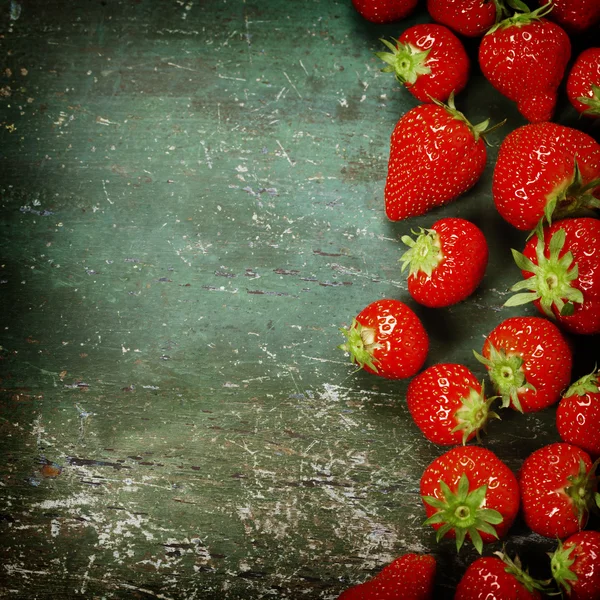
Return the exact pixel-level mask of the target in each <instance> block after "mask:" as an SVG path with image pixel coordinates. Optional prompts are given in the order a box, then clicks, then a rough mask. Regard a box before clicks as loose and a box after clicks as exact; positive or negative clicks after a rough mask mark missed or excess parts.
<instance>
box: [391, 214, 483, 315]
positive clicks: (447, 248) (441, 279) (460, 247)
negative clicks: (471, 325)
mask: <svg viewBox="0 0 600 600" xmlns="http://www.w3.org/2000/svg"><path fill="white" fill-rule="evenodd" d="M402 241H403V242H404V243H405V244H406V245H407V246H409V247H410V249H409V250H407V251H406V252H405V253H404V254H403V255H402V256H401V257H400V261H401V262H402V270H403V271H404V269H405V268H406V267H407V266H410V268H409V272H408V292H409V294H410V295H411V296H412V297H413V298H414V299H415V300H416V301H417V302H419V303H420V304H423V305H425V306H429V307H431V308H440V307H442V306H450V305H451V304H456V303H457V302H460V301H461V300H464V299H465V298H467V297H468V296H470V295H471V294H472V293H473V292H474V291H475V289H476V288H477V286H478V285H479V284H480V283H481V280H482V279H483V276H484V274H485V268H486V266H487V261H488V245H487V241H486V239H485V237H484V235H483V233H482V231H481V229H479V227H477V226H476V225H473V223H471V222H470V221H466V220H465V219H460V218H456V217H448V218H444V219H440V220H439V221H436V222H435V223H434V224H433V225H432V226H431V229H423V228H420V234H419V235H418V237H417V239H416V240H413V239H412V238H411V237H409V236H408V235H405V236H402Z"/></svg>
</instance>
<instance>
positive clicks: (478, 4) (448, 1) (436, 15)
mask: <svg viewBox="0 0 600 600" xmlns="http://www.w3.org/2000/svg"><path fill="white" fill-rule="evenodd" d="M427 11H428V12H429V16H430V17H431V18H432V19H433V20H434V21H437V22H438V23H441V24H442V25H446V27H450V28H451V29H454V31H456V32H457V33H460V34H461V35H464V36H466V37H479V36H482V35H483V34H484V33H486V31H488V30H489V29H490V28H491V27H492V26H493V25H494V24H495V23H496V22H497V20H499V17H500V16H501V15H502V11H501V8H500V6H499V3H498V1H497V0H427Z"/></svg>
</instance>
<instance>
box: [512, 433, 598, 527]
mask: <svg viewBox="0 0 600 600" xmlns="http://www.w3.org/2000/svg"><path fill="white" fill-rule="evenodd" d="M593 471H594V469H593V468H592V460H591V458H590V456H589V454H588V453H587V452H584V451H583V450H581V449H580V448H577V447H576V446H573V445H571V444H565V443H562V442H559V443H555V444H549V445H548V446H544V447H543V448H540V449H539V450H536V451H535V452H533V453H532V454H530V455H529V456H528V457H527V458H526V459H525V461H524V462H523V465H522V467H521V471H520V473H519V486H520V488H521V505H522V508H523V517H524V519H525V522H526V523H527V526H528V527H529V528H530V529H531V530H532V531H534V532H535V533H538V534H539V535H543V536H546V537H552V538H561V539H564V538H566V537H568V536H570V535H572V534H574V533H576V532H577V531H579V530H580V529H583V528H584V527H585V524H586V523H587V519H588V515H589V511H590V508H591V507H592V505H593V503H594V494H595V492H596V488H597V481H596V476H595V475H594V472H593Z"/></svg>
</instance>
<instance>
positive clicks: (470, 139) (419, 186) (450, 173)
mask: <svg viewBox="0 0 600 600" xmlns="http://www.w3.org/2000/svg"><path fill="white" fill-rule="evenodd" d="M488 123H489V121H487V120H486V121H484V122H483V123H480V124H479V125H471V123H469V121H467V119H466V118H465V116H464V115H463V114H462V113H461V112H460V111H458V110H456V107H455V106H454V99H453V96H452V95H451V96H450V98H449V99H448V105H444V104H442V103H441V102H436V103H434V104H421V105H419V106H416V107H414V108H412V109H411V110H409V111H408V112H407V113H405V114H404V115H403V116H402V117H401V118H400V120H399V121H398V123H397V124H396V127H395V128H394V132H393V133H392V137H391V147H390V158H389V164H388V173H387V179H386V182H385V191H384V195H385V212H386V214H387V216H388V218H389V219H390V220H392V221H400V220H401V219H407V218H409V217H415V216H418V215H422V214H424V213H426V212H427V211H429V210H431V209H432V208H434V207H436V206H441V205H443V204H447V203H448V202H450V201H451V200H454V199H456V198H458V196H460V195H461V194H463V193H464V192H466V191H467V190H468V189H469V188H471V187H472V186H473V185H475V183H476V182H477V181H478V179H479V178H480V177H481V175H482V173H483V170H484V169H485V163H486V158H487V152H486V148H485V143H484V139H483V136H484V135H485V134H487V133H489V132H490V131H492V129H494V128H495V127H496V126H494V127H492V128H490V129H486V128H487V126H488Z"/></svg>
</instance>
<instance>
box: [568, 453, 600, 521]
mask: <svg viewBox="0 0 600 600" xmlns="http://www.w3.org/2000/svg"><path fill="white" fill-rule="evenodd" d="M599 462H600V459H598V460H597V461H596V462H595V463H594V464H593V465H592V466H591V467H590V469H589V470H588V468H587V467H586V464H585V463H584V462H583V460H581V459H580V460H579V471H578V473H577V475H570V476H569V477H568V480H569V484H568V485H567V486H565V488H564V493H565V494H566V495H567V496H568V497H569V498H570V499H571V502H572V508H573V512H574V513H575V515H576V517H577V520H578V521H579V528H580V529H583V527H584V525H585V520H586V519H587V516H588V514H589V511H590V509H591V508H592V506H593V505H594V502H595V494H596V487H597V483H598V481H597V476H596V468H597V467H598V463H599Z"/></svg>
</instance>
